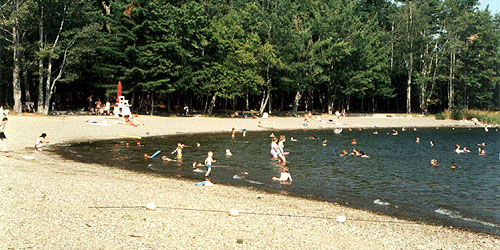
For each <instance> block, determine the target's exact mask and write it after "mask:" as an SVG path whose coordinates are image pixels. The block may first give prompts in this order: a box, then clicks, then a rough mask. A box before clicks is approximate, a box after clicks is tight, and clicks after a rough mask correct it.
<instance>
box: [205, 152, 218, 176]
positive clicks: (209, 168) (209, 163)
mask: <svg viewBox="0 0 500 250" xmlns="http://www.w3.org/2000/svg"><path fill="white" fill-rule="evenodd" d="M213 156H214V153H213V152H212V151H208V154H207V158H206V159H205V166H206V167H207V173H206V174H205V176H210V173H211V172H212V164H213V163H214V162H216V160H214V158H213Z"/></svg>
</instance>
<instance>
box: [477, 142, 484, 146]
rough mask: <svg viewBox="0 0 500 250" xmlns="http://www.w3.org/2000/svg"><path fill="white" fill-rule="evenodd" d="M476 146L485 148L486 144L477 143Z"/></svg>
mask: <svg viewBox="0 0 500 250" xmlns="http://www.w3.org/2000/svg"><path fill="white" fill-rule="evenodd" d="M477 145H478V146H481V147H485V146H486V143H485V142H484V141H483V142H482V143H478V144H477Z"/></svg>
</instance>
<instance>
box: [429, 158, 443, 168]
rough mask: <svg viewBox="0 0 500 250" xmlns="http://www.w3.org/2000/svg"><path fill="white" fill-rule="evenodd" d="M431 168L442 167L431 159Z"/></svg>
mask: <svg viewBox="0 0 500 250" xmlns="http://www.w3.org/2000/svg"><path fill="white" fill-rule="evenodd" d="M431 166H433V167H440V166H441V165H440V164H438V162H437V160H436V159H431Z"/></svg>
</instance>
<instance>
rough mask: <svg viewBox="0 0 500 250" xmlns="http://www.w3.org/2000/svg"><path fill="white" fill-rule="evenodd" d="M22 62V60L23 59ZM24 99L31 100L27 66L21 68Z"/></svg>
mask: <svg viewBox="0 0 500 250" xmlns="http://www.w3.org/2000/svg"><path fill="white" fill-rule="evenodd" d="M23 64H24V60H23ZM23 85H24V101H25V102H31V93H30V89H31V88H30V83H29V81H28V67H24V68H23Z"/></svg>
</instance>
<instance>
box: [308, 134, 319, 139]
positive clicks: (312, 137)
mask: <svg viewBox="0 0 500 250" xmlns="http://www.w3.org/2000/svg"><path fill="white" fill-rule="evenodd" d="M306 139H311V140H317V139H319V137H317V136H315V135H311V136H309V137H306Z"/></svg>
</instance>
